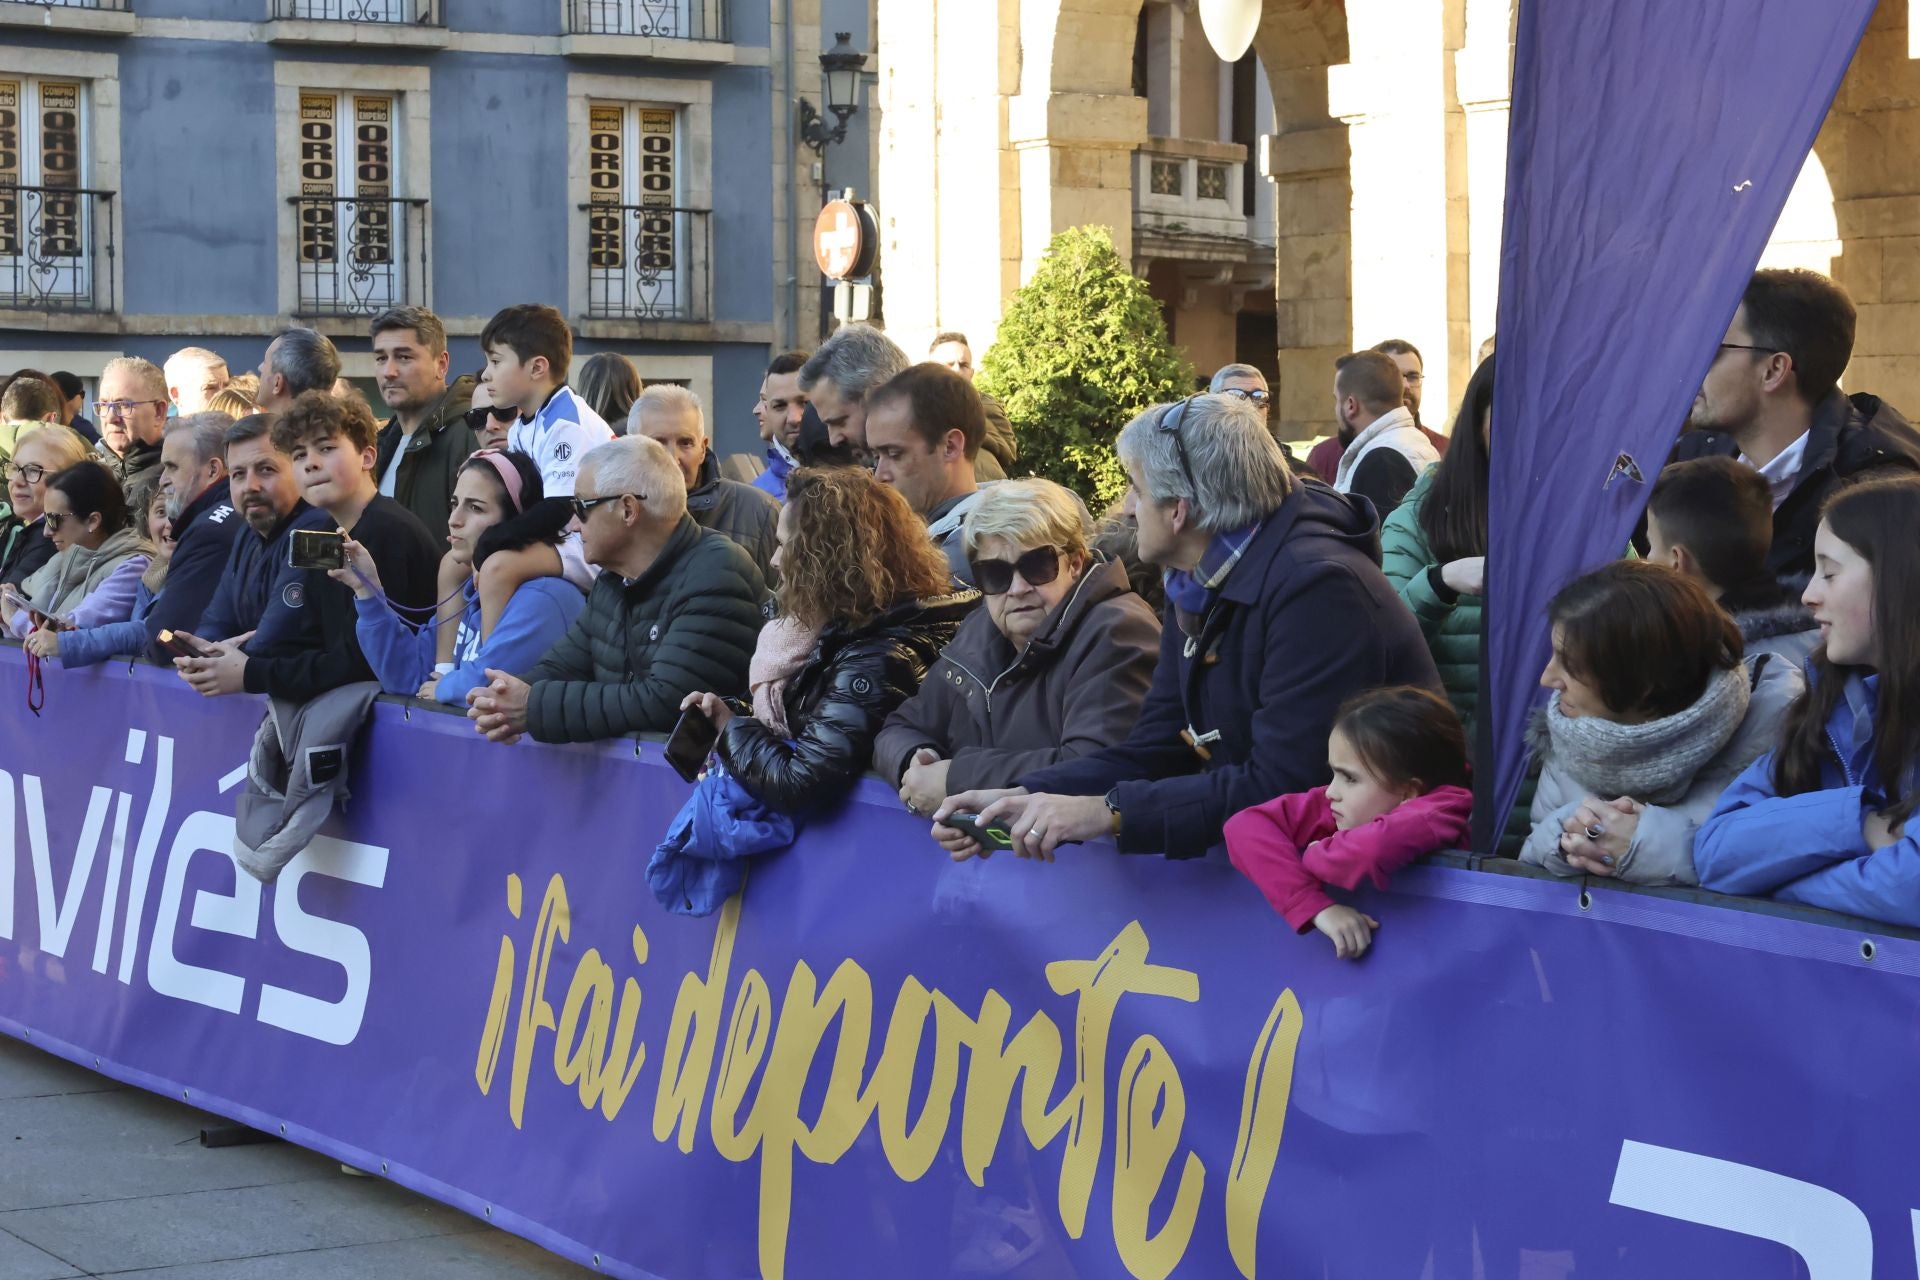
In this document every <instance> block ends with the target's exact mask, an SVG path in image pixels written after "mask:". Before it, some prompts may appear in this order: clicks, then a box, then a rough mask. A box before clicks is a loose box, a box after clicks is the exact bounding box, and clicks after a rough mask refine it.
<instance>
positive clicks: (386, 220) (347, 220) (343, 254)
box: [290, 196, 427, 316]
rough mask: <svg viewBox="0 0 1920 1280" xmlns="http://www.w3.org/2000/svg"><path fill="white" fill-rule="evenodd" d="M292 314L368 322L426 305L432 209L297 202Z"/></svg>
mask: <svg viewBox="0 0 1920 1280" xmlns="http://www.w3.org/2000/svg"><path fill="white" fill-rule="evenodd" d="M290 203H291V204H292V205H293V219H294V255H295V259H294V260H295V264H296V267H297V274H298V276H299V293H298V297H297V299H296V302H295V309H294V314H296V315H301V316H364V315H372V314H374V313H375V312H378V311H384V310H385V309H387V308H388V307H397V306H401V305H404V304H415V305H425V303H426V300H427V202H426V201H425V200H375V199H360V198H356V197H353V196H293V197H291V198H290Z"/></svg>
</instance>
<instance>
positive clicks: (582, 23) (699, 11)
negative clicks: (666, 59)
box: [567, 0, 728, 40]
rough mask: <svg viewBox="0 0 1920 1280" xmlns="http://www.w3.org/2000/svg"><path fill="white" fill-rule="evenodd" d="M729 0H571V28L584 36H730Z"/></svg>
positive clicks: (708, 37)
mask: <svg viewBox="0 0 1920 1280" xmlns="http://www.w3.org/2000/svg"><path fill="white" fill-rule="evenodd" d="M727 3H728V0H568V3H567V29H568V30H569V31H571V32H572V33H573V34H574V35H580V36H655V37H658V38H660V39H663V40H725V39H727Z"/></svg>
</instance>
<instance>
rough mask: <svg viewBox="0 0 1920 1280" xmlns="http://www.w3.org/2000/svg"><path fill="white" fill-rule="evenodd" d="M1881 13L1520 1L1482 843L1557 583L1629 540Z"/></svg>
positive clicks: (1486, 842)
mask: <svg viewBox="0 0 1920 1280" xmlns="http://www.w3.org/2000/svg"><path fill="white" fill-rule="evenodd" d="M1873 10H1874V0H1688V2H1687V3H1685V4H1673V3H1671V2H1670V0H1610V2H1609V3H1606V4H1583V3H1577V2H1576V3H1529V4H1522V5H1520V6H1519V30H1518V34H1517V36H1516V38H1515V51H1514V64H1513V116H1512V131H1511V135H1510V138H1509V142H1508V149H1507V200H1506V221H1505V224H1504V231H1503V244H1502V248H1501V252H1500V316H1499V321H1500V323H1499V336H1500V380H1499V388H1498V391H1497V392H1496V399H1495V403H1494V408H1493V421H1494V427H1493V431H1494V436H1495V439H1494V446H1493V461H1492V468H1493V472H1492V484H1493V498H1492V502H1491V504H1490V510H1489V511H1488V522H1487V545H1488V546H1489V547H1490V548H1492V554H1491V555H1490V556H1489V558H1488V562H1487V590H1488V595H1489V599H1490V602H1491V603H1490V607H1489V609H1488V612H1487V622H1486V672H1487V674H1486V677H1485V678H1484V679H1483V680H1482V681H1481V682H1480V687H1481V689H1482V691H1483V694H1482V696H1483V698H1484V699H1485V705H1486V706H1487V707H1488V708H1489V709H1490V710H1489V713H1488V714H1489V716H1490V721H1489V724H1490V727H1491V729H1492V731H1493V735H1494V754H1495V759H1494V764H1493V767H1492V768H1483V769H1482V770H1481V781H1482V786H1481V793H1480V795H1479V796H1478V799H1479V801H1480V803H1479V806H1478V813H1477V814H1476V817H1477V818H1478V819H1479V822H1478V823H1477V825H1476V828H1475V832H1474V838H1475V839H1474V847H1475V848H1477V849H1491V848H1493V847H1494V845H1495V843H1496V842H1497V840H1498V838H1499V831H1498V824H1497V823H1496V822H1495V821H1494V820H1493V816H1492V815H1497V814H1504V813H1506V812H1508V811H1509V810H1510V809H1512V807H1513V801H1514V797H1515V796H1517V795H1518V794H1519V790H1520V785H1521V782H1522V780H1523V776H1524V774H1525V770H1526V745H1525V741H1524V738H1525V732H1524V731H1525V728H1526V720H1527V715H1528V710H1529V708H1530V707H1531V706H1533V705H1534V703H1535V702H1536V701H1537V700H1538V699H1539V697H1540V696H1541V694H1540V691H1539V688H1538V687H1537V681H1538V680H1539V677H1540V672H1541V671H1542V670H1543V669H1544V668H1545V667H1546V665H1547V657H1548V650H1549V648H1550V646H1549V643H1548V634H1547V632H1548V627H1547V617H1546V605H1547V601H1548V600H1549V599H1551V598H1552V596H1553V595H1554V593H1555V592H1557V591H1558V590H1559V589H1560V588H1561V587H1563V586H1565V585H1566V584H1567V583H1568V582H1569V581H1571V580H1572V579H1573V578H1575V577H1576V576H1578V575H1579V574H1581V573H1584V572H1585V571H1587V570H1588V569H1592V568H1595V567H1597V566H1599V565H1601V564H1604V563H1606V562H1607V561H1609V560H1612V559H1614V558H1616V557H1617V556H1618V555H1619V554H1620V549H1621V548H1622V547H1624V546H1626V544H1627V539H1628V537H1629V536H1630V535H1631V534H1632V532H1633V528H1634V525H1635V523H1636V522H1637V521H1638V520H1639V518H1640V512H1641V509H1642V508H1644V507H1645V506H1646V503H1647V497H1648V495H1649V494H1650V493H1651V492H1652V490H1653V482H1654V479H1655V477H1656V476H1657V475H1658V474H1659V471H1660V467H1661V465H1662V464H1663V463H1665V461H1666V459H1667V454H1668V452H1669V451H1670V450H1671V449H1672V448H1673V441H1674V437H1675V436H1677V435H1678V434H1679V432H1680V427H1681V424H1682V423H1684V422H1685V421H1686V418H1687V410H1688V406H1689V405H1691V404H1692V403H1693V395H1694V392H1695V391H1696V390H1698V389H1699V386H1700V378H1701V375H1702V374H1704V373H1705V372H1706V369H1707V363H1708V361H1709V360H1710V359H1712V358H1713V356H1714V354H1715V344H1716V343H1718V342H1719V341H1720V338H1721V336H1722V335H1723V334H1724V333H1725V332H1726V328H1727V322H1728V321H1729V320H1731V319H1732V318H1733V313H1734V308H1735V307H1736V306H1737V305H1738V304H1739V301H1740V294H1741V292H1742V291H1743V290H1745V288H1746V287H1747V281H1748V279H1749V278H1750V277H1751V275H1752V273H1753V268H1754V265H1755V264H1756V263H1757V262H1759V260H1760V251H1761V250H1762V249H1763V248H1764V247H1765V246H1766V243H1767V237H1768V236H1769V235H1770V234H1771V233H1772V231H1773V227H1774V224H1775V222H1777V221H1778V220H1779V217H1780V210H1781V209H1782V208H1783V207H1785V205H1786V202H1787V193H1788V192H1789V191H1791V190H1792V188H1793V180H1794V177H1795V176H1796V175H1797V174H1798V173H1799V172H1800V166H1801V163H1802V162H1803V161H1804V160H1805V159H1806V157H1807V152H1808V150H1809V149H1811V148H1812V146H1813V139H1814V135H1815V134H1816V133H1818V132H1819V131H1820V122H1821V121H1822V120H1824V119H1825V118H1826V114H1827V106H1828V104H1829V103H1831V102H1832V101H1833V95H1834V94H1835V92H1837V91H1838V89H1839V87H1840V78H1841V77H1842V76H1843V75H1844V74H1845V73H1846V69H1847V63H1848V61H1849V60H1850V59H1851V58H1852V57H1853V51H1854V48H1855V46H1856V45H1858V44H1859V43H1860V34H1861V32H1862V31H1864V30H1865V29H1866V25H1867V19H1868V18H1869V17H1871V16H1872V15H1873ZM1509 550H1511V551H1512V554H1507V552H1508V551H1509Z"/></svg>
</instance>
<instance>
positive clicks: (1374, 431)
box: [1333, 351, 1440, 521]
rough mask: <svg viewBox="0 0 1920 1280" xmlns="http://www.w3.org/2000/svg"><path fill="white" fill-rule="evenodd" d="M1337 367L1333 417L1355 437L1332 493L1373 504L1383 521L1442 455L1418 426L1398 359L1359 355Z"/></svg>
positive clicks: (1368, 353)
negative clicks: (1348, 494)
mask: <svg viewBox="0 0 1920 1280" xmlns="http://www.w3.org/2000/svg"><path fill="white" fill-rule="evenodd" d="M1333 367H1334V375H1333V398H1334V413H1335V414H1336V415H1337V416H1338V418H1339V420H1340V425H1341V428H1342V430H1341V434H1342V435H1343V436H1344V435H1348V434H1351V436H1352V443H1350V444H1349V445H1347V448H1346V452H1344V453H1342V454H1341V455H1340V466H1339V469H1338V470H1337V471H1336V472H1335V473H1334V482H1333V487H1334V488H1335V489H1338V490H1339V491H1340V492H1341V493H1357V494H1359V495H1360V496H1361V497H1363V498H1367V499H1370V500H1371V501H1372V503H1373V505H1374V509H1375V510H1377V511H1378V512H1379V513H1380V519H1381V520H1382V521H1384V520H1386V518H1387V516H1388V515H1389V514H1390V513H1391V512H1392V511H1393V509H1394V508H1395V507H1397V506H1399V505H1400V500H1401V499H1402V498H1404V497H1406V496H1407V491H1408V490H1410V489H1412V488H1413V482H1414V481H1415V480H1418V479H1419V478H1420V473H1421V472H1423V471H1425V470H1426V469H1427V468H1428V467H1430V466H1432V465H1433V464H1434V463H1436V462H1438V461H1439V460H1440V454H1439V451H1438V450H1436V449H1435V448H1434V447H1433V442H1432V441H1430V440H1428V439H1427V437H1426V436H1425V435H1424V434H1423V433H1422V432H1421V430H1420V428H1419V427H1418V426H1416V425H1415V424H1414V420H1413V411H1412V410H1411V409H1409V408H1407V406H1406V402H1405V401H1406V381H1405V379H1404V378H1403V377H1402V376H1401V374H1400V366H1398V365H1397V364H1395V363H1394V362H1393V357H1391V356H1388V355H1384V354H1382V353H1381V352H1378V351H1355V352H1351V353H1349V354H1347V355H1344V356H1341V357H1340V358H1339V359H1338V360H1336V361H1334V364H1333Z"/></svg>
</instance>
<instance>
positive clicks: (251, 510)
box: [174, 413, 334, 653]
mask: <svg viewBox="0 0 1920 1280" xmlns="http://www.w3.org/2000/svg"><path fill="white" fill-rule="evenodd" d="M272 426H273V415H272V414H269V413H255V414H250V415H249V416H247V417H245V418H242V419H240V421H238V422H236V423H234V424H233V425H232V426H230V427H228V428H227V430H226V434H225V436H224V437H223V443H224V445H225V446H226V466H227V493H228V498H229V500H230V501H231V502H232V504H233V506H234V508H235V510H237V511H238V512H239V514H240V518H241V520H243V521H244V522H245V523H246V529H245V530H244V531H242V530H240V529H238V528H236V529H235V530H234V534H233V542H232V546H231V548H230V549H229V551H228V555H227V562H226V567H225V568H224V569H223V570H222V571H221V573H220V583H219V585H218V586H217V587H216V588H215V589H214V593H213V599H212V601H211V602H210V603H209V604H208V605H207V608H206V612H205V613H204V614H202V615H201V618H200V622H199V625H198V626H193V627H190V628H188V629H189V630H190V631H191V632H192V634H194V635H195V636H198V637H199V638H201V639H203V640H227V639H231V638H233V637H236V636H244V635H247V634H249V633H251V634H252V636H253V638H252V639H251V640H249V641H247V650H248V652H250V653H262V652H268V651H270V650H272V649H273V648H274V646H275V645H278V644H285V643H287V642H288V641H290V640H291V639H293V638H295V637H297V636H298V635H299V634H300V632H301V629H302V623H303V619H304V610H305V609H306V606H307V599H306V589H305V585H304V584H305V580H306V576H307V571H306V570H305V569H296V568H294V567H293V566H292V565H290V564H289V563H288V555H287V544H288V543H289V542H290V541H292V538H293V531H294V530H295V529H331V528H333V527H334V526H333V523H332V522H331V521H330V520H328V519H327V513H326V512H324V511H321V510H319V509H318V508H317V507H312V506H309V505H308V504H307V502H306V500H305V499H304V498H302V497H301V496H300V485H299V482H298V481H297V480H296V479H295V478H294V472H293V460H292V459H291V458H289V457H287V455H286V454H284V453H282V452H281V451H280V450H278V449H276V448H275V447H274V445H273V437H272V436H271V435H270V434H269V431H270V430H271V428H272ZM174 555H175V556H176V557H178V555H179V552H178V551H176V552H175V553H174ZM175 629H176V630H178V628H175Z"/></svg>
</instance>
